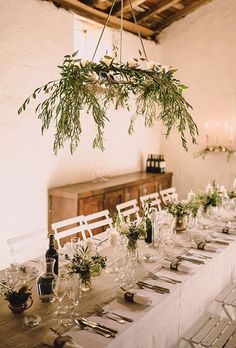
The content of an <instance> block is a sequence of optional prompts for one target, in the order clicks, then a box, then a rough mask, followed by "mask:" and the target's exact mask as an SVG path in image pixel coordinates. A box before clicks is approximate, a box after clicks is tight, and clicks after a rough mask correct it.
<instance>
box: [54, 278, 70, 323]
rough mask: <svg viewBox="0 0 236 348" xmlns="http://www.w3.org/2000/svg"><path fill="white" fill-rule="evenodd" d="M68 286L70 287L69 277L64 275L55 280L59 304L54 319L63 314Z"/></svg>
mask: <svg viewBox="0 0 236 348" xmlns="http://www.w3.org/2000/svg"><path fill="white" fill-rule="evenodd" d="M67 286H68V278H67V276H66V275H64V274H62V275H59V276H58V277H57V279H56V280H55V286H54V287H53V292H54V295H55V297H56V299H57V300H58V302H59V305H58V307H57V310H56V312H54V313H53V317H54V318H55V317H57V316H58V315H60V313H61V312H63V306H62V300H63V298H64V297H65V295H66V292H67Z"/></svg>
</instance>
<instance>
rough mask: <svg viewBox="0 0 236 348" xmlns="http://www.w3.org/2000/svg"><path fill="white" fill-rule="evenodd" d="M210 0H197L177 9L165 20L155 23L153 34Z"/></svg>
mask: <svg viewBox="0 0 236 348" xmlns="http://www.w3.org/2000/svg"><path fill="white" fill-rule="evenodd" d="M210 1H212V0H197V1H195V2H194V3H193V4H191V5H189V6H186V7H185V8H184V9H183V10H182V11H178V12H177V13H175V14H174V15H172V16H170V17H168V18H167V19H166V20H165V21H163V22H162V23H159V24H157V25H156V26H155V27H154V29H153V30H155V32H156V33H155V36H156V35H157V34H159V33H160V32H161V31H162V30H163V29H164V28H166V27H168V26H169V25H170V24H172V23H173V22H175V21H177V20H179V19H181V18H183V17H185V16H186V15H187V14H189V13H191V12H193V11H194V10H196V9H197V8H198V7H200V6H202V5H206V4H207V3H208V2H210Z"/></svg>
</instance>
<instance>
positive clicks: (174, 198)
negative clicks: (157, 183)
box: [160, 187, 178, 205]
mask: <svg viewBox="0 0 236 348" xmlns="http://www.w3.org/2000/svg"><path fill="white" fill-rule="evenodd" d="M160 195H161V199H162V202H163V203H164V205H165V204H166V203H168V202H175V203H176V202H178V194H177V192H176V188H175V187H170V188H168V189H165V190H161V191H160Z"/></svg>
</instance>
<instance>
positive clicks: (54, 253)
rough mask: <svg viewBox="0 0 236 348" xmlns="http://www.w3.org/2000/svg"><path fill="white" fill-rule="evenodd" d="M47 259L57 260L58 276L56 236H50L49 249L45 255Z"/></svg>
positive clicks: (56, 262) (55, 269)
mask: <svg viewBox="0 0 236 348" xmlns="http://www.w3.org/2000/svg"><path fill="white" fill-rule="evenodd" d="M45 257H46V258H52V259H54V260H55V265H54V273H55V274H57V275H58V252H57V250H56V249H55V246H54V235H53V234H50V235H49V248H48V250H47V251H46V254H45Z"/></svg>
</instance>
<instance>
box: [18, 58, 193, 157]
mask: <svg viewBox="0 0 236 348" xmlns="http://www.w3.org/2000/svg"><path fill="white" fill-rule="evenodd" d="M76 54H77V52H75V53H74V54H72V55H71V56H70V55H66V56H65V57H64V61H63V63H62V65H60V66H58V68H59V69H60V75H61V78H60V79H59V80H57V81H50V82H48V83H47V84H46V85H44V86H42V87H39V88H37V89H36V90H35V91H34V92H33V94H32V95H31V96H30V97H28V98H27V99H26V100H25V102H24V103H23V105H22V106H21V107H20V108H19V110H18V114H21V113H22V112H23V111H25V110H26V108H27V106H28V104H29V103H30V102H31V100H32V99H36V98H37V97H38V95H39V94H42V93H43V94H45V95H46V96H47V98H46V99H45V100H44V101H43V102H42V103H40V104H39V105H38V106H37V107H36V113H37V114H38V118H39V119H40V120H41V122H42V128H41V130H42V133H44V131H45V130H47V129H48V128H49V126H50V125H51V124H52V123H53V122H55V126H56V133H55V139H54V146H53V148H54V152H55V153H57V151H58V150H59V149H60V148H62V147H63V146H64V143H65V142H66V141H69V143H70V150H71V153H73V151H74V150H75V149H76V147H77V146H78V144H79V142H80V137H81V133H82V126H81V111H82V110H83V109H85V110H87V112H88V113H91V114H92V117H93V119H94V123H95V125H96V130H97V133H96V136H95V138H94V140H93V147H95V148H99V149H101V150H104V128H105V125H106V122H107V121H109V120H108V118H107V116H106V112H107V109H108V108H109V107H110V106H111V105H112V104H114V105H115V108H116V109H118V108H120V107H122V108H126V109H127V110H128V111H130V102H131V100H132V98H135V100H136V110H135V112H134V114H133V116H132V117H131V122H130V127H129V130H128V131H129V133H132V132H133V131H134V123H135V120H136V118H137V117H138V116H141V117H143V118H144V124H145V126H147V127H151V126H153V125H154V123H155V122H156V121H157V120H160V121H162V123H163V124H164V126H165V128H166V136H168V135H169V134H170V132H171V130H172V129H173V128H175V127H176V128H177V129H178V131H179V133H180V136H181V141H182V145H183V147H184V148H185V149H186V150H187V143H186V138H185V131H186V130H187V129H188V130H189V132H190V136H191V139H192V142H193V143H196V136H197V135H198V129H197V125H196V124H195V122H194V121H193V119H192V117H191V116H190V114H189V111H188V110H189V109H191V105H190V104H188V102H187V101H186V100H185V99H184V97H183V95H182V91H183V90H184V89H185V88H186V87H185V86H184V85H182V84H181V83H180V81H179V80H176V79H175V78H174V77H173V74H174V72H175V70H174V69H172V70H169V71H167V72H166V71H165V69H163V67H162V66H161V65H158V66H155V67H153V68H152V69H149V70H143V69H141V68H140V67H139V65H138V64H137V65H136V66H133V67H131V66H129V65H128V64H123V63H115V62H114V59H110V61H109V63H108V62H105V61H103V60H101V61H100V62H99V63H94V62H83V61H82V60H81V59H76ZM104 58H106V59H108V58H109V57H104Z"/></svg>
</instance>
